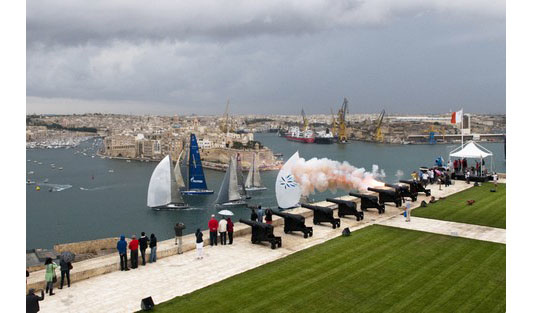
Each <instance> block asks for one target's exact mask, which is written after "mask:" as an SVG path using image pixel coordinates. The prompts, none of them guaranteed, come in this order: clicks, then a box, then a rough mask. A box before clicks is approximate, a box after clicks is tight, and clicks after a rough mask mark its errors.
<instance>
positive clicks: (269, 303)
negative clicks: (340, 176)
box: [154, 225, 506, 312]
mask: <svg viewBox="0 0 533 313" xmlns="http://www.w3.org/2000/svg"><path fill="white" fill-rule="evenodd" d="M505 249H506V247H505V245H503V244H496V243H490V242H484V241H477V240H471V239H464V238H459V237H450V236H444V235H437V234H431V233H425V232H418V231H411V230H405V229H399V228H392V227H386V226H379V225H373V226H369V227H366V228H364V229H361V230H359V231H356V232H353V233H352V234H351V236H350V237H338V238H335V239H332V240H330V241H328V242H326V243H324V244H320V245H317V246H314V247H311V248H309V249H306V250H303V251H299V252H297V253H294V254H292V255H290V256H288V257H285V258H283V259H280V260H277V261H274V262H272V263H268V264H265V265H263V266H260V267H258V268H256V269H253V270H250V271H247V272H245V273H242V274H239V275H236V276H233V277H231V278H228V279H226V280H223V281H221V282H219V283H216V284H214V285H211V286H208V287H206V288H203V289H200V290H197V291H195V292H193V293H191V294H187V295H184V296H181V297H176V298H174V299H172V300H170V301H167V302H165V303H162V304H159V305H157V306H156V308H155V310H154V312H409V311H411V312H422V311H424V312H505ZM250 257H251V258H252V257H253V255H251V256H250ZM231 262H232V261H231V260H228V266H231Z"/></svg>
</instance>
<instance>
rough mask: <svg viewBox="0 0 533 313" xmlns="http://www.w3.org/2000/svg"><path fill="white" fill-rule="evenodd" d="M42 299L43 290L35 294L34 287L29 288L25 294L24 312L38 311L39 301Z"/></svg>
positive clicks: (35, 312)
mask: <svg viewBox="0 0 533 313" xmlns="http://www.w3.org/2000/svg"><path fill="white" fill-rule="evenodd" d="M42 300H44V291H43V290H42V289H41V296H40V297H39V296H37V295H35V289H33V288H30V290H28V295H27V296H26V313H37V312H39V310H40V308H39V301H42Z"/></svg>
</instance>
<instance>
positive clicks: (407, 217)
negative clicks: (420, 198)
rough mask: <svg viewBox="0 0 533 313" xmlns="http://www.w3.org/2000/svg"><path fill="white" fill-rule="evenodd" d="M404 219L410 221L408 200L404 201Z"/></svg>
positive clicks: (409, 203)
mask: <svg viewBox="0 0 533 313" xmlns="http://www.w3.org/2000/svg"><path fill="white" fill-rule="evenodd" d="M404 216H405V221H406V222H410V221H411V202H410V201H409V200H407V201H405V213H404Z"/></svg>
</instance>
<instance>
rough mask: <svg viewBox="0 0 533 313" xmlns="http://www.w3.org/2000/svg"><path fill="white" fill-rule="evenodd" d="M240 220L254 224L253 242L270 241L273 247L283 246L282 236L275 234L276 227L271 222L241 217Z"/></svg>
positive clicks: (250, 224) (247, 223)
mask: <svg viewBox="0 0 533 313" xmlns="http://www.w3.org/2000/svg"><path fill="white" fill-rule="evenodd" d="M239 222H241V223H244V224H246V225H249V226H252V243H253V244H257V243H261V242H262V241H268V242H269V243H270V247H271V248H272V249H276V247H278V248H280V247H281V237H279V236H274V227H273V226H272V225H270V224H266V223H260V222H255V221H250V220H244V219H242V218H241V219H240V220H239Z"/></svg>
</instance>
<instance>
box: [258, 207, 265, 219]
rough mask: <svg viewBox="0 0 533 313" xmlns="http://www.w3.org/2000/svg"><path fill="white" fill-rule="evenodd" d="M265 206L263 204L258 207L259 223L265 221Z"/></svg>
mask: <svg viewBox="0 0 533 313" xmlns="http://www.w3.org/2000/svg"><path fill="white" fill-rule="evenodd" d="M263 215H264V213H263V208H262V207H261V206H258V207H257V221H258V222H259V223H263Z"/></svg>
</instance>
